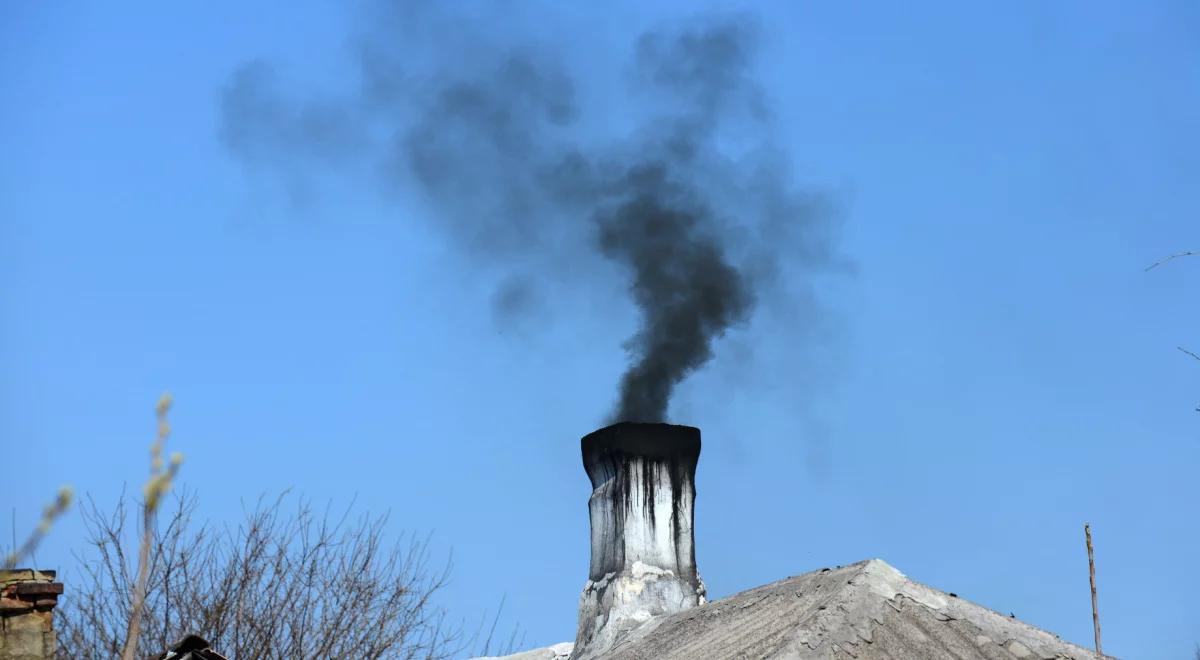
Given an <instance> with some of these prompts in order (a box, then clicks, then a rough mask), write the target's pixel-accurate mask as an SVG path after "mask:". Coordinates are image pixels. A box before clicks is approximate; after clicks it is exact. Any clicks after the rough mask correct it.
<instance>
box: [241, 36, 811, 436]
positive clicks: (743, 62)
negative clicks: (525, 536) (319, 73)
mask: <svg viewBox="0 0 1200 660" xmlns="http://www.w3.org/2000/svg"><path fill="white" fill-rule="evenodd" d="M397 15H398V14H397ZM420 20H422V21H430V20H432V19H430V18H429V17H428V16H426V17H424V18H422V19H420ZM439 20H441V21H442V22H441V23H439V24H441V25H447V24H449V23H447V22H446V21H447V20H448V19H444V18H442V19H439ZM416 22H417V19H412V18H411V17H407V16H406V17H404V20H403V21H399V22H397V23H394V24H390V25H389V24H384V25H382V26H379V27H378V28H377V29H375V30H373V31H370V32H368V33H367V35H366V36H363V37H361V39H360V41H359V42H358V43H357V44H356V50H357V52H358V53H359V54H360V57H359V60H358V65H359V70H358V74H359V76H360V78H361V80H360V81H359V82H360V85H359V86H358V87H357V88H356V89H355V90H354V91H353V92H352V93H349V94H346V95H344V97H340V98H337V99H334V100H331V99H330V98H328V97H322V98H320V99H315V100H314V99H312V98H309V97H304V96H295V97H291V98H289V97H287V96H285V95H284V94H282V93H281V92H280V91H279V83H278V81H277V80H275V78H274V77H273V74H272V72H271V69H270V67H268V66H266V65H264V64H262V63H255V64H251V65H247V67H245V68H243V69H242V70H240V71H238V72H237V73H236V74H235V75H234V77H233V79H232V80H231V82H230V84H229V85H228V86H227V87H226V88H225V89H224V90H223V93H222V110H223V114H222V122H223V123H222V138H223V140H224V142H225V144H226V145H227V147H228V148H229V149H230V150H231V151H232V152H233V153H234V154H235V155H237V156H238V157H239V158H240V159H242V160H244V161H245V162H246V163H248V164H255V165H263V164H268V165H270V164H272V163H274V164H275V165H276V166H279V167H285V168H295V167H297V163H305V162H307V163H310V164H311V165H312V166H313V167H315V168H318V169H319V168H330V167H345V168H360V167H362V166H365V168H366V171H369V172H373V173H375V174H376V175H377V176H376V179H375V181H377V182H378V183H379V186H380V189H381V190H383V191H385V192H388V193H389V194H403V193H402V192H401V191H408V190H417V191H419V192H420V193H421V195H422V197H423V198H424V199H425V200H426V201H427V202H428V204H429V206H430V209H431V210H432V211H433V213H432V215H434V216H435V217H436V218H437V219H438V221H439V222H440V223H444V225H445V229H447V230H448V231H449V232H450V234H451V235H452V236H454V237H455V238H456V239H458V240H459V242H460V243H461V245H462V246H463V247H464V249H467V250H470V251H472V253H473V254H479V255H482V254H487V255H491V256H493V257H495V258H496V259H497V261H498V262H499V263H505V262H520V263H523V264H526V265H528V264H533V267H534V268H535V272H534V273H533V275H535V276H537V277H542V278H552V277H553V276H554V273H550V272H537V270H536V269H551V270H552V269H554V268H556V267H558V266H557V265H556V264H561V263H564V262H570V261H571V260H573V259H575V258H576V257H578V258H588V257H592V258H594V257H595V256H600V257H603V258H605V259H608V260H611V261H612V262H614V263H615V264H617V265H619V266H620V268H621V270H622V271H623V272H624V273H625V275H626V276H627V278H628V280H627V282H628V291H629V294H630V296H631V299H632V301H633V302H634V304H635V305H636V306H637V309H638V311H639V315H640V325H639V327H638V330H637V331H636V333H635V334H634V335H633V336H632V337H631V338H630V339H629V340H628V341H627V342H626V344H625V346H626V348H627V350H628V351H629V354H630V364H629V367H628V369H627V371H626V372H625V374H624V376H623V377H622V379H621V384H620V393H619V396H618V400H617V404H616V406H615V409H614V411H613V412H612V415H611V421H638V422H658V421H665V420H666V419H667V411H668V406H669V404H670V401H671V395H672V392H673V391H674V389H675V387H676V386H677V385H678V384H679V383H680V382H681V381H683V380H684V379H685V378H686V377H687V376H688V375H689V374H691V373H693V372H694V371H696V370H697V369H699V368H700V367H702V366H704V365H705V364H706V363H708V362H709V361H710V360H711V359H712V358H713V353H714V343H715V342H716V341H717V340H719V339H720V338H721V337H722V336H724V335H725V334H726V333H727V332H728V331H729V330H730V329H731V328H734V327H736V326H739V325H742V324H746V323H748V322H749V320H750V319H751V316H752V313H753V312H754V310H755V307H756V305H758V304H759V303H760V302H761V301H762V300H764V298H765V297H766V291H767V288H769V286H770V282H771V278H770V277H769V276H770V274H771V273H773V272H774V270H775V268H776V264H777V263H778V262H779V261H781V260H785V261H787V262H789V265H790V266H793V267H799V268H800V269H801V270H803V271H806V272H813V271H815V270H817V269H819V268H822V267H824V266H825V265H826V264H827V263H828V262H829V260H830V258H829V254H830V244H831V239H830V233H831V232H830V224H831V220H830V219H829V217H828V214H825V213H823V212H820V211H818V210H814V208H813V206H812V204H811V203H810V200H811V197H810V196H807V195H804V194H801V193H799V192H797V191H795V190H794V189H793V187H792V185H791V183H790V181H789V180H788V177H787V170H786V165H785V163H784V161H783V160H782V159H781V158H780V157H779V154H778V153H777V152H776V151H775V150H773V149H772V148H771V144H772V139H773V137H774V136H773V133H772V129H771V122H772V117H771V113H770V111H769V109H768V107H767V103H766V99H765V94H764V93H763V91H762V90H761V89H760V87H759V86H758V85H757V84H756V83H755V81H754V79H753V77H752V75H751V74H752V67H751V65H752V60H753V55H754V44H755V43H756V42H757V38H756V37H757V34H756V27H755V25H754V24H753V22H751V21H749V20H747V19H745V18H732V19H720V20H709V21H707V22H705V23H704V24H702V25H700V26H692V27H687V28H682V29H677V30H658V31H654V32H650V33H647V34H645V35H643V36H641V37H640V38H639V39H637V40H636V43H635V44H634V45H633V46H634V47H633V49H632V58H631V62H630V63H628V64H626V66H627V67H628V68H627V69H625V70H623V71H624V73H625V74H626V75H625V85H626V89H624V90H623V92H622V93H623V97H622V98H621V104H620V105H618V106H615V107H618V108H620V109H622V111H623V112H624V113H625V114H626V115H628V116H630V117H635V118H636V121H635V126H634V127H633V128H632V129H631V130H629V131H627V132H625V134H623V135H618V136H615V137H614V136H606V137H596V131H594V130H588V129H587V128H586V121H584V120H586V119H588V113H587V111H588V110H589V108H588V107H582V106H581V104H580V98H581V97H583V96H586V95H585V94H582V93H581V92H585V91H589V90H588V89H587V88H586V84H587V83H588V79H587V77H586V76H579V75H572V72H571V70H570V66H569V59H568V58H563V57H560V56H559V51H556V50H555V49H553V48H551V47H549V46H546V45H544V44H539V43H536V42H534V41H532V40H528V39H513V43H493V42H487V41H486V40H483V39H478V40H471V39H465V38H464V39H463V40H462V41H455V40H454V38H453V37H452V36H451V35H453V34H463V33H464V32H466V30H464V29H463V26H462V25H457V26H456V29H455V30H452V31H446V32H441V33H438V34H441V35H443V36H445V39H444V40H439V39H438V38H434V39H430V42H429V43H430V44H431V45H430V46H429V48H430V49H432V51H431V52H433V55H432V57H430V58H428V59H429V60H430V61H433V62H435V64H425V65H418V64H412V63H411V62H410V60H412V59H413V58H411V57H410V54H409V52H408V51H407V50H406V49H413V48H418V47H419V46H418V45H415V44H416V40H414V39H408V38H407V37H410V36H412V35H414V34H416V33H417V32H418V29H417V28H416V27H414V25H416ZM432 22H437V21H436V20H435V21H432ZM422 25H423V26H424V27H423V28H422V29H421V30H422V31H423V32H424V33H426V34H428V33H430V32H431V31H436V30H434V29H433V28H431V27H430V25H429V24H428V23H423V24H422ZM476 36H478V35H476ZM493 41H494V40H493ZM573 251H579V252H580V254H578V255H576V254H574V252H573ZM564 252H566V253H570V254H569V257H568V258H565V259H564V258H563V256H564V255H563V253H564ZM551 256H553V257H554V258H550V257H551ZM526 274H528V273H526ZM519 277H520V276H519V275H518V276H517V278H518V279H512V278H510V279H508V280H507V283H506V284H505V286H504V287H503V290H502V291H501V294H500V298H499V300H498V302H497V305H496V307H497V308H503V309H516V308H520V307H522V306H523V305H524V302H523V301H525V300H526V298H527V297H528V295H527V293H528V292H527V291H526V289H525V287H524V286H523V285H522V284H521V283H520V280H519ZM514 282H515V283H514Z"/></svg>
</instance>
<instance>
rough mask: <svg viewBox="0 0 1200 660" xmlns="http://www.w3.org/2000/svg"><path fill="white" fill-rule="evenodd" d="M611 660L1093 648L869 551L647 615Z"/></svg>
mask: <svg viewBox="0 0 1200 660" xmlns="http://www.w3.org/2000/svg"><path fill="white" fill-rule="evenodd" d="M580 657H586V658H605V659H606V660H607V659H611V660H650V659H654V660H672V659H680V660H684V659H688V660H692V659H695V658H713V659H718V658H755V659H761V660H765V659H775V660H782V659H784V658H787V659H789V660H833V659H837V660H884V659H898V658H905V659H907V658H921V659H925V660H942V659H946V660H950V659H955V660H976V659H978V660H1025V659H1035V658H1036V659H1047V658H1056V659H1059V658H1070V659H1072V660H1095V658H1096V655H1095V653H1094V652H1093V651H1090V650H1088V649H1085V648H1082V647H1079V646H1076V645H1074V644H1070V643H1067V642H1064V641H1063V640H1061V639H1059V638H1058V637H1057V636H1055V635H1053V634H1051V633H1048V632H1046V631H1044V630H1041V629H1039V628H1035V627H1033V626H1031V625H1028V624H1026V623H1023V622H1021V621H1019V620H1017V619H1015V618H1011V617H1010V616H1007V615H1004V614H1000V613H999V612H995V611H992V610H989V609H987V608H985V607H981V606H979V605H976V604H974V603H971V602H968V601H965V600H963V599H961V598H958V597H956V596H954V595H951V594H948V593H945V592H942V591H938V590H937V589H932V588H930V587H927V586H925V585H922V584H918V583H916V582H913V581H912V580H909V579H908V578H907V577H905V576H904V575H903V574H902V573H900V572H899V571H897V570H896V569H894V568H892V567H891V566H889V565H888V564H887V563H885V562H883V561H881V560H878V559H871V560H868V561H863V562H859V563H857V564H852V565H850V566H845V567H842V568H837V569H822V570H820V571H814V572H812V573H808V574H805V575H801V576H798V577H792V578H788V579H786V580H780V581H779V582H775V583H772V584H768V585H766V586H762V587H758V588H756V589H751V590H749V591H744V592H742V593H739V594H737V595H735V596H730V597H728V598H724V599H722V600H719V601H714V602H711V603H707V604H705V605H702V606H700V607H697V608H693V609H690V610H685V611H683V612H678V613H676V614H672V615H670V616H666V617H663V618H661V619H653V620H651V621H649V622H647V623H646V624H645V625H643V626H641V627H640V628H637V629H636V630H634V631H633V632H631V633H630V635H629V637H627V638H625V639H624V640H622V641H620V642H618V643H617V645H616V646H615V647H614V648H612V649H608V650H606V651H602V652H600V653H599V654H593V653H587V652H586V651H585V653H583V654H582V655H581V656H580Z"/></svg>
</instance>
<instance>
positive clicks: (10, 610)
mask: <svg viewBox="0 0 1200 660" xmlns="http://www.w3.org/2000/svg"><path fill="white" fill-rule="evenodd" d="M62 592H63V585H62V583H61V582H55V581H54V571H36V570H33V569H29V568H18V569H15V570H7V569H6V570H0V660H51V659H52V658H54V653H55V647H56V646H57V643H56V638H55V636H54V611H53V610H54V606H55V605H56V604H57V603H58V595H59V594H61V593H62Z"/></svg>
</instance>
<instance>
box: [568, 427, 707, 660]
mask: <svg viewBox="0 0 1200 660" xmlns="http://www.w3.org/2000/svg"><path fill="white" fill-rule="evenodd" d="M581 445H582V451H583V467H584V469H585V470H587V474H588V478H590V479H591V482H592V496H591V498H590V499H589V500H588V513H589V516H590V519H591V530H592V559H591V568H590V573H589V576H588V582H587V584H586V585H584V588H583V593H582V595H580V597H579V630H578V632H577V634H576V638H575V650H574V653H573V654H572V656H571V657H572V658H586V657H592V656H594V655H599V654H602V653H603V652H604V651H605V650H607V649H610V648H611V647H612V646H613V645H614V644H615V643H616V642H617V641H619V640H620V639H621V638H622V637H623V636H624V635H625V634H626V633H628V632H629V631H630V630H633V629H634V628H636V627H638V626H640V625H641V624H643V623H645V622H646V621H648V620H649V619H651V618H652V617H657V616H662V615H666V614H671V613H673V612H678V611H680V610H685V609H688V608H691V607H695V606H696V605H699V604H702V603H703V602H704V600H705V599H704V595H705V588H704V582H703V581H702V580H701V579H700V575H699V574H698V573H697V571H696V552H695V547H694V544H693V534H692V521H693V516H692V512H693V507H694V505H695V501H696V489H695V479H696V462H697V460H699V458H700V429H697V428H694V427H691V426H675V425H672V424H641V423H632V422H622V423H619V424H614V425H612V426H608V427H605V428H602V429H600V430H598V431H595V432H593V433H591V434H588V435H587V436H584V438H583V439H582V441H581Z"/></svg>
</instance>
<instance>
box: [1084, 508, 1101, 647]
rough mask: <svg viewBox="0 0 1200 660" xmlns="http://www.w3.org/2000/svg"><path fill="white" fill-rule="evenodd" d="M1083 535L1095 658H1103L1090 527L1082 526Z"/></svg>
mask: <svg viewBox="0 0 1200 660" xmlns="http://www.w3.org/2000/svg"><path fill="white" fill-rule="evenodd" d="M1083 534H1084V536H1086V537H1087V551H1088V579H1090V580H1091V582H1092V626H1093V627H1095V629H1096V657H1098V658H1103V657H1104V652H1103V651H1101V650H1100V610H1099V608H1097V606H1096V553H1095V551H1094V550H1092V525H1091V523H1084V524H1083Z"/></svg>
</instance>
